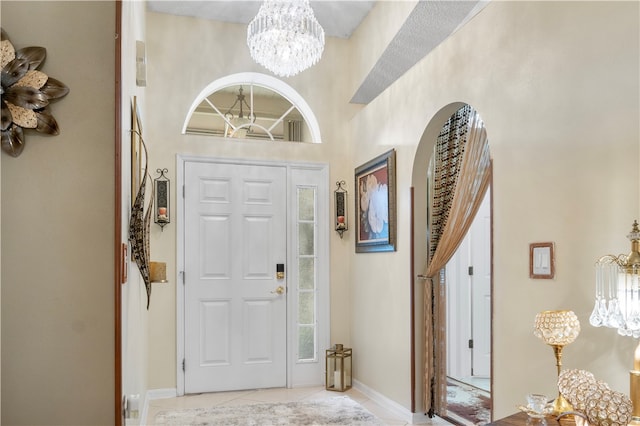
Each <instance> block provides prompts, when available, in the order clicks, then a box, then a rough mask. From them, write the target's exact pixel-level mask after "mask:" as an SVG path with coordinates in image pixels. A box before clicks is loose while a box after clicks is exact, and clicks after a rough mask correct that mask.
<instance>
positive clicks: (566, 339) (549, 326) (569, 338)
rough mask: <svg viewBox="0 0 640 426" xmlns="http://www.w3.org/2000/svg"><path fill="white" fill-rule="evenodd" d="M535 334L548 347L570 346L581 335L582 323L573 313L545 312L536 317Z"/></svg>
mask: <svg viewBox="0 0 640 426" xmlns="http://www.w3.org/2000/svg"><path fill="white" fill-rule="evenodd" d="M533 334H534V335H535V336H536V337H538V338H540V339H542V341H544V342H545V343H546V344H547V345H558V346H564V345H568V344H569V343H572V342H573V341H574V340H576V338H577V337H578V334H580V321H578V317H577V316H576V314H575V313H574V312H573V311H543V312H540V313H539V314H537V315H536V319H535V328H534V331H533Z"/></svg>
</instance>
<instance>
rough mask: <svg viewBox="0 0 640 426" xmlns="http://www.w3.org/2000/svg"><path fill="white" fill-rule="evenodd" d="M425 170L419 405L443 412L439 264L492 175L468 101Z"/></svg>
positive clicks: (443, 133) (482, 130) (455, 245)
mask: <svg viewBox="0 0 640 426" xmlns="http://www.w3.org/2000/svg"><path fill="white" fill-rule="evenodd" d="M430 171H431V172H432V173H430V176H429V197H430V198H429V213H430V215H429V216H430V217H429V221H428V228H429V230H428V238H429V259H428V262H427V271H426V273H425V275H426V276H427V277H428V278H429V279H428V280H427V281H426V286H425V291H424V295H425V299H424V313H425V324H424V335H425V381H424V386H425V389H424V397H425V401H424V404H425V407H426V410H427V412H428V413H429V414H430V415H433V414H442V413H443V411H444V409H445V408H446V368H445V359H446V358H445V355H446V353H445V348H446V345H445V332H446V324H445V311H444V306H445V300H444V294H445V292H444V271H443V268H444V267H445V265H446V264H447V262H448V261H449V259H451V257H452V256H453V254H454V253H455V251H456V249H457V248H458V246H459V245H460V243H461V242H462V240H463V238H464V236H465V234H466V233H467V231H468V230H469V227H470V226H471V222H473V219H474V217H475V215H476V213H477V211H478V208H479V207H480V203H481V202H482V198H483V197H484V194H485V192H486V190H487V188H488V186H489V183H490V177H491V159H490V155H489V142H488V140H487V134H486V129H485V127H484V123H483V121H482V119H481V118H480V116H479V115H478V113H477V112H476V111H475V110H474V109H473V108H471V107H470V106H469V105H465V106H464V107H462V108H460V109H459V110H458V111H457V112H456V113H455V114H453V115H452V116H451V117H450V118H449V120H448V121H447V123H446V124H445V125H444V126H443V128H442V131H441V132H440V135H439V136H438V140H437V143H436V146H435V149H434V155H433V157H432V163H431V164H430Z"/></svg>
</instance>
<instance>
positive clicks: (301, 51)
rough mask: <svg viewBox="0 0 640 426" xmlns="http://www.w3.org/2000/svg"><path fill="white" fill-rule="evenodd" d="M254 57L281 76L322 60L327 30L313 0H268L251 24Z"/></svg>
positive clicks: (250, 31)
mask: <svg viewBox="0 0 640 426" xmlns="http://www.w3.org/2000/svg"><path fill="white" fill-rule="evenodd" d="M247 44H248V45H249V50H250V52H251V57H252V58H253V60H254V61H256V62H257V63H259V64H260V65H262V66H264V67H265V68H267V69H268V70H269V71H271V72H273V73H274V74H276V75H277V76H280V77H291V76H293V75H296V74H298V73H299V72H301V71H303V70H305V69H307V68H309V67H310V66H312V65H314V64H315V63H316V62H318V61H319V60H320V57H321V56H322V51H323V50H324V30H323V29H322V27H321V26H320V24H319V23H318V21H317V20H316V18H315V16H314V15H313V10H312V9H311V6H310V5H309V0H265V2H264V3H263V4H262V6H260V10H259V11H258V14H257V15H256V17H255V18H253V20H252V21H251V22H250V23H249V27H248V28H247Z"/></svg>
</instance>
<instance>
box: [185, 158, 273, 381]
mask: <svg viewBox="0 0 640 426" xmlns="http://www.w3.org/2000/svg"><path fill="white" fill-rule="evenodd" d="M184 170H185V200H184V203H185V237H184V238H185V241H184V247H185V248H184V252H185V302H184V303H185V307H184V311H185V392H186V393H197V392H211V391H223V390H236V389H250V388H251V389H253V388H262V387H282V386H285V385H286V292H285V293H284V294H278V293H276V292H275V291H274V290H275V289H276V287H278V286H285V287H286V282H285V280H284V279H277V278H276V274H275V273H276V264H277V263H283V264H284V263H285V262H286V210H285V209H286V169H285V168H284V167H274V166H255V165H243V164H219V163H199V162H186V163H185V169H184Z"/></svg>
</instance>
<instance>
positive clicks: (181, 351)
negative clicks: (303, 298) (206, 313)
mask: <svg viewBox="0 0 640 426" xmlns="http://www.w3.org/2000/svg"><path fill="white" fill-rule="evenodd" d="M186 162H204V163H211V164H243V165H255V166H280V167H285V168H286V170H287V234H288V235H287V248H290V247H295V243H296V241H294V235H295V233H294V232H293V230H292V227H293V226H295V221H293V220H292V218H294V217H295V214H294V213H295V207H296V206H295V203H294V199H293V195H294V194H295V188H296V186H297V185H302V186H308V185H309V184H310V183H309V182H304V181H299V179H301V178H300V176H303V175H304V173H300V172H301V171H309V172H315V173H316V175H317V176H319V177H320V179H319V180H320V181H321V182H319V184H318V179H316V182H313V183H311V184H318V185H317V188H318V194H317V196H318V198H317V199H318V201H319V202H318V206H317V214H318V229H317V238H318V240H317V248H318V278H317V279H318V293H317V295H318V305H317V306H318V317H317V326H318V335H317V343H318V347H317V363H316V365H315V367H313V368H312V369H310V367H311V366H312V365H311V364H310V363H308V362H306V363H298V362H297V361H296V356H295V355H296V348H294V347H292V346H293V345H290V344H289V341H290V336H293V333H294V331H295V329H296V318H292V317H293V315H287V342H288V344H287V387H288V388H292V387H296V386H309V385H313V384H317V385H321V384H323V383H324V382H323V372H324V350H323V349H324V348H327V347H329V341H330V335H329V333H330V317H329V315H330V306H329V303H330V294H329V290H330V285H329V276H330V270H329V267H330V265H329V234H330V227H329V220H330V218H329V182H328V180H329V166H328V165H327V164H324V163H292V162H276V161H264V160H246V159H233V158H215V157H201V156H190V155H180V154H178V155H177V156H176V193H177V194H176V215H175V217H176V234H177V235H176V238H177V241H176V277H175V282H176V385H177V386H176V391H177V395H178V396H182V395H184V389H185V374H184V371H183V364H182V362H183V359H184V358H185V342H184V327H185V318H184V314H185V312H184V300H185V294H184V281H183V272H182V271H184V238H185V232H184V208H185V205H184V192H183V186H184V168H185V163H186ZM302 179H304V178H302ZM294 256H295V253H294V250H289V249H288V250H287V265H293V264H294ZM288 275H289V276H292V274H291V273H289V274H288ZM287 284H288V288H289V293H288V295H287V296H288V297H287V312H295V311H294V310H293V307H294V303H295V301H296V300H297V294H296V293H295V291H296V289H295V286H293V285H291V284H292V283H291V282H290V281H287ZM316 370H318V371H316ZM314 377H317V379H314Z"/></svg>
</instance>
